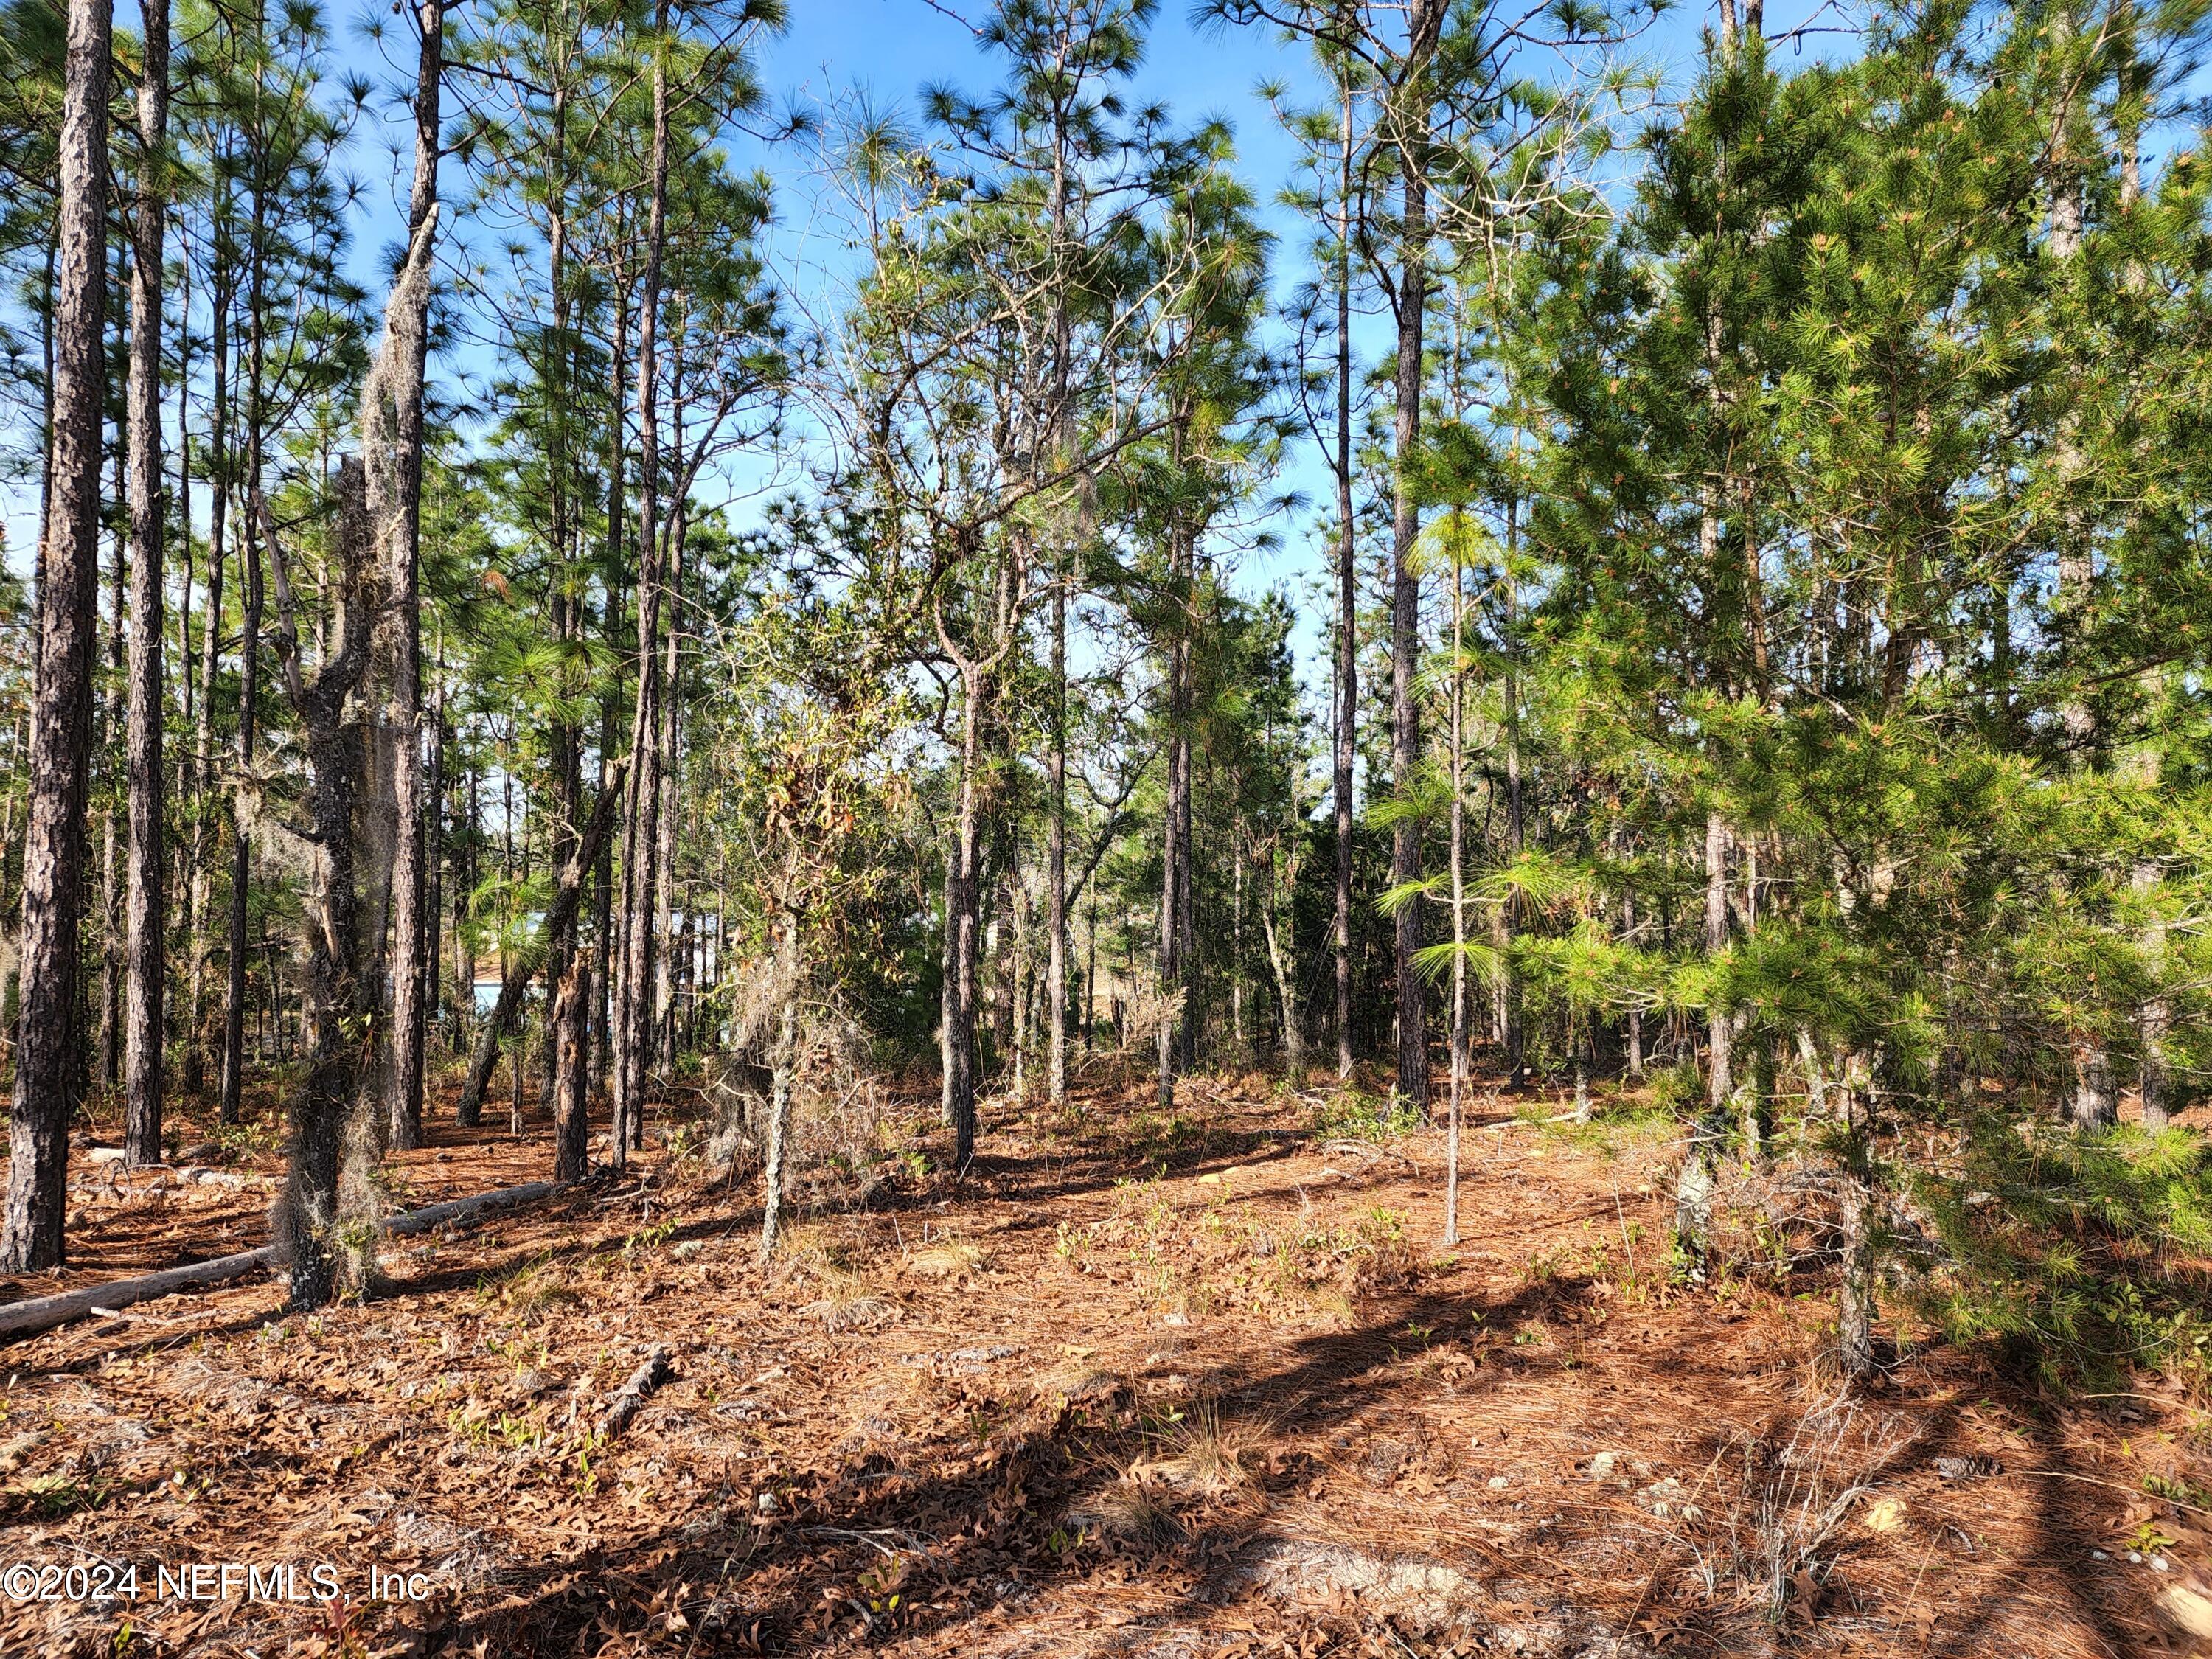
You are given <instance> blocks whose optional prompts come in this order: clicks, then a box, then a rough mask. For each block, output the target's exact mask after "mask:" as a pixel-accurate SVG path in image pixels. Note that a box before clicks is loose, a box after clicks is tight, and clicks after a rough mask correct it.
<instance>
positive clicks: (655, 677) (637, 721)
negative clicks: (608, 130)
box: [614, 0, 669, 1169]
mask: <svg viewBox="0 0 2212 1659" xmlns="http://www.w3.org/2000/svg"><path fill="white" fill-rule="evenodd" d="M653 27H654V31H655V34H656V40H655V41H654V44H653V75H652V81H653V147H652V159H651V162H650V192H651V193H650V197H649V199H648V202H647V223H646V252H645V277H644V283H643V284H642V288H641V296H640V300H639V304H638V321H637V418H638V503H639V506H638V543H639V551H640V554H641V558H640V562H639V570H638V583H637V697H636V706H635V710H634V711H633V719H632V722H631V726H630V754H631V756H632V757H633V763H632V765H631V767H630V770H629V814H628V821H627V823H626V825H625V829H624V835H623V866H624V874H623V975H622V986H621V990H620V994H619V996H618V999H617V1001H618V1018H617V1024H618V1028H619V1029H618V1030H617V1032H616V1036H615V1072H616V1077H617V1084H616V1091H615V1099H616V1114H615V1137H614V1143H615V1144H614V1163H615V1166H616V1167H617V1169H619V1168H621V1167H623V1164H625V1163H626V1162H627V1160H628V1157H629V1147H630V1146H631V1144H632V1142H633V1140H634V1139H635V1138H636V1137H638V1136H641V1134H642V1133H643V1130H644V1123H645V1063H646V1040H647V1020H648V1019H649V1018H650V1016H651V1013H652V1004H651V1000H650V994H649V993H650V987H651V984H652V943H653V893H652V885H653V827H654V825H653V809H654V805H655V803H656V802H657V801H658V799H659V787H660V780H659V767H658V766H657V765H656V764H655V762H656V761H657V760H658V758H659V742H658V735H659V734H658V732H657V729H656V722H657V716H658V714H659V700H660V686H659V678H660V656H659V641H660V606H661V586H662V582H663V569H662V564H661V558H662V553H663V547H662V539H661V533H660V532H661V526H660V426H659V404H660V386H659V378H660V356H659V315H660V268H661V256H662V253H663V251H664V248H665V243H666V240H667V207H668V124H669V108H668V54H667V51H666V47H665V42H664V41H663V40H660V39H659V38H658V37H659V36H661V35H665V32H666V30H667V27H668V0H658V3H657V4H656V5H655V6H654V8H653Z"/></svg>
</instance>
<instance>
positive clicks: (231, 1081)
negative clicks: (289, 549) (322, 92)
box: [222, 175, 268, 1123]
mask: <svg viewBox="0 0 2212 1659" xmlns="http://www.w3.org/2000/svg"><path fill="white" fill-rule="evenodd" d="M267 230H268V192H267V191H266V189H265V188H264V185H263V183H262V181H261V179H259V178H258V175H257V177H256V179H255V181H254V186H253V220H252V243H251V246H250V250H249V264H248V266H247V270H246V480H247V488H248V489H249V490H258V489H260V487H261V459H262V457H261V445H262V439H263V433H262V421H263V415H264V407H263V402H262V391H263V378H262V377H263V369H264V333H263V331H264V306H263V304H262V298H263V289H264V283H265V281H266V276H267V256H266V248H267ZM258 532H259V526H257V525H253V524H250V523H249V524H248V525H247V526H246V534H245V537H244V539H243V542H242V544H241V545H240V550H239V551H240V559H241V561H242V562H243V564H244V567H245V568H244V575H245V583H244V598H245V601H246V616H245V626H244V629H243V630H242V632H241V634H240V641H239V647H238V708H239V714H238V781H237V786H236V787H235V788H234V790H233V791H232V794H231V833H232V837H233V843H234V844H233V846H232V848H231V864H230V957H229V962H228V986H227V996H226V1000H225V1002H224V1007H223V1031H222V1121H224V1122H225V1123H235V1122H237V1121H238V1119H239V1106H240V1097H241V1093H242V1091H243V1089H244V1087H245V1073H246V897H247V892H246V890H247V885H248V884H249V882H250V881H251V879H252V870H253V848H252V841H251V839H250V838H249V837H248V836H247V835H246V781H247V779H248V777H249V776H250V775H251V774H252V769H253V732H254V714H255V703H256V701H257V699H258V697H259V696H260V690H261V683H260V676H261V612H262V605H263V603H264V593H263V588H262V574H261V547H260V537H259V533H258Z"/></svg>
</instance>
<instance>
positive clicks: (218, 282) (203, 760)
mask: <svg viewBox="0 0 2212 1659" xmlns="http://www.w3.org/2000/svg"><path fill="white" fill-rule="evenodd" d="M216 202H217V208H216V215H215V220H216V226H217V227H218V229H219V228H220V226H221V224H222V221H223V220H224V219H226V218H227V217H228V203H229V196H228V190H227V189H223V188H222V187H220V186H219V187H218V191H217V195H216ZM213 240H214V244H215V246H214V248H213V250H212V251H211V255H210V257H211V260H212V267H211V270H210V295H209V312H210V325H209V351H210V404H211V408H210V415H209V430H208V476H209V479H210V483H211V484H212V486H213V487H212V489H211V490H210V496H209V501H208V577H207V592H206V594H205V596H204V600H203V608H202V614H201V617H200V649H199V676H200V678H199V693H198V699H197V701H198V707H197V709H195V710H194V712H193V716H192V792H193V798H192V823H191V856H190V862H191V892H190V896H189V897H188V899H187V901H186V902H187V904H188V906H189V910H190V914H189V915H188V916H187V918H186V921H185V936H186V940H187V943H186V945H185V959H186V963H187V972H188V973H189V975H190V979H189V982H188V985H187V988H186V992H185V1000H186V1002H187V1004H188V1005H189V1006H187V1008H186V1010H185V1044H184V1062H185V1072H184V1078H183V1085H184V1089H185V1093H187V1094H189V1095H191V1097H193V1099H195V1100H197V1099H199V1098H200V1097H201V1095H202V1094H203V1092H204V1091H205V1089H206V1086H207V1050H208V1029H207V1028H208V1001H207V969H208V904H209V900H210V876H211V874H212V872H213V870H214V866H215V856H216V842H217V839H218V836H217V830H216V811H217V806H216V799H217V798H216V774H215V682H216V670H217V667H218V665H219V663H220V661H221V659H222V650H221V647H222V585H223V566H224V563H225V562H226V561H227V559H228V554H229V548H228V527H229V518H230V305H231V272H230V262H229V260H228V258H227V257H226V255H225V252H224V246H225V243H224V239H223V238H222V235H221V234H217V235H216V236H215V237H214V239H213ZM188 533H189V532H188Z"/></svg>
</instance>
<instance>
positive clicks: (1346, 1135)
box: [1313, 1088, 1425, 1142]
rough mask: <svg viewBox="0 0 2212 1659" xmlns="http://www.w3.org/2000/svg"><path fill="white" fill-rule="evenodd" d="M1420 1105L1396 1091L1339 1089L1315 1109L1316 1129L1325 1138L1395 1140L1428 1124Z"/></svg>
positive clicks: (1315, 1131)
mask: <svg viewBox="0 0 2212 1659" xmlns="http://www.w3.org/2000/svg"><path fill="white" fill-rule="evenodd" d="M1424 1126H1425V1118H1424V1115H1423V1114H1422V1111H1421V1109H1420V1108H1419V1107H1418V1106H1416V1105H1414V1104H1413V1103H1411V1102H1410V1101H1407V1100H1403V1099H1401V1098H1400V1097H1398V1096H1396V1095H1395V1094H1394V1095H1391V1096H1390V1097H1389V1098H1387V1099H1385V1098H1382V1097H1377V1096H1375V1095H1370V1094H1369V1093H1367V1092H1366V1091H1364V1090H1361V1089H1352V1088H1346V1089H1340V1090H1338V1091H1336V1092H1335V1093H1334V1094H1333V1095H1330V1096H1328V1097H1327V1098H1325V1099H1324V1100H1323V1101H1322V1103H1321V1104H1320V1106H1319V1107H1317V1108H1316V1109H1315V1112H1314V1125H1313V1127H1314V1133H1316V1135H1318V1136H1320V1137H1321V1138H1322V1139H1325V1140H1368V1141H1376V1142H1381V1141H1388V1140H1395V1139H1398V1138H1399V1137H1400V1136H1401V1135H1406V1134H1411V1133H1413V1131H1414V1130H1416V1129H1419V1128H1421V1127H1424Z"/></svg>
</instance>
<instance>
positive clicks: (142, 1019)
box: [123, 0, 191, 1164]
mask: <svg viewBox="0 0 2212 1659" xmlns="http://www.w3.org/2000/svg"><path fill="white" fill-rule="evenodd" d="M139 15H140V24H141V28H142V31H143V43H144V46H143V51H144V67H143V71H142V73H141V75H140V77H139V83H138V144H139V157H140V160H139V177H138V201H137V215H136V222H135V224H134V225H133V227H132V231H133V241H134V244H135V252H136V253H137V258H135V259H134V260H133V261H132V264H131V384H130V389H129V393H128V396H129V398H130V405H131V415H130V428H131V647H130V694H129V696H130V708H129V711H128V714H127V717H126V725H127V727H128V732H129V737H128V745H129V750H130V783H129V788H130V801H131V805H130V811H131V848H130V896H129V899H128V901H127V902H128V920H127V924H126V926H127V932H128V937H127V939H126V942H125V946H124V956H125V979H126V981H127V986H126V989H125V1000H126V1002H127V1004H128V1006H127V1008H126V1010H125V1017H124V1026H125V1037H124V1042H125V1048H127V1050H128V1054H127V1056H126V1059H125V1067H124V1070H125V1079H124V1101H125V1105H124V1132H123V1150H124V1158H125V1161H126V1162H128V1163H132V1164H153V1163H157V1162H159V1161H160V1159H161V1080H162V1079H161V1046H162V1043H161V1039H162V1035H163V1031H162V1018H161V1005H162V992H163V989H164V986H163V975H164V973H165V971H166V969H167V953H166V951H165V950H164V948H163V947H164V945H165V944H166V942H167V940H166V934H167V927H168V907H167V904H166V902H164V896H163V889H162V879H163V876H164V874H165V872H164V870H163V867H162V866H163V863H164V861H165V860H166V857H167V848H166V847H165V846H164V844H163V842H164V837H163V834H162V820H163V791H164V788H165V786H166V782H167V780H166V779H165V778H164V777H163V775H162V757H161V722H162V714H161V647H162V634H163V629H164V628H165V626H166V624H165V623H164V622H163V620H162V615H161V600H162V586H163V583H164V580H165V579H166V576H167V566H166V564H165V562H164V559H163V552H162V544H161V531H162V524H161V519H162V507H163V501H162V490H161V260H162V246H161V245H162V240H163V231H164V228H165V225H166V222H167V216H168V215H167V201H168V128H169V0H141V5H140V9H139ZM185 538H186V539H187V540H189V539H190V538H191V523H190V520H187V521H186V523H185Z"/></svg>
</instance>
